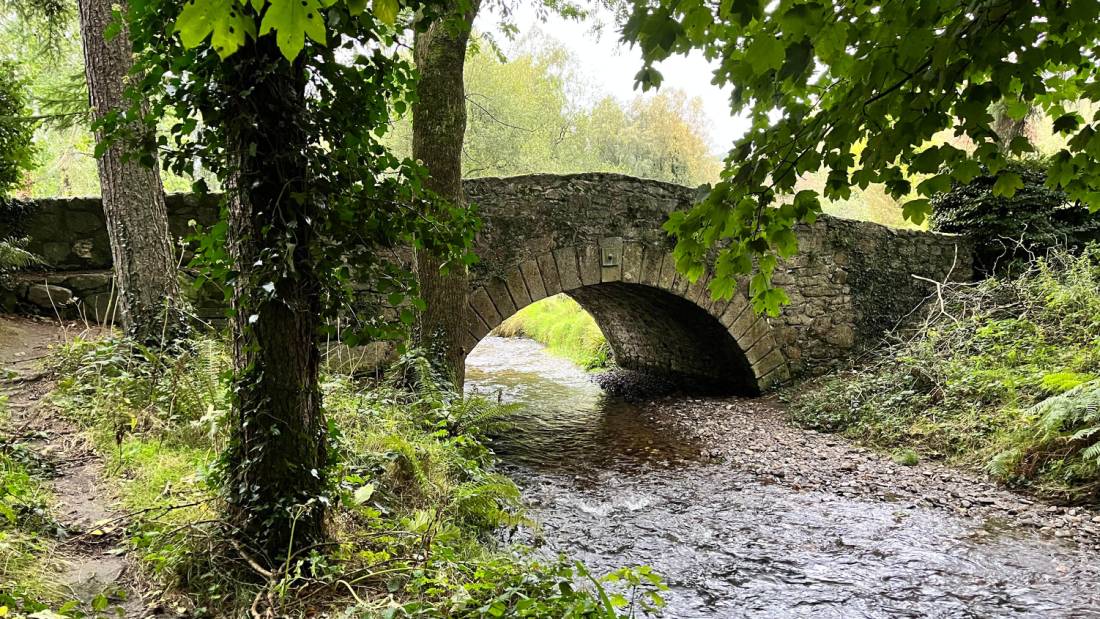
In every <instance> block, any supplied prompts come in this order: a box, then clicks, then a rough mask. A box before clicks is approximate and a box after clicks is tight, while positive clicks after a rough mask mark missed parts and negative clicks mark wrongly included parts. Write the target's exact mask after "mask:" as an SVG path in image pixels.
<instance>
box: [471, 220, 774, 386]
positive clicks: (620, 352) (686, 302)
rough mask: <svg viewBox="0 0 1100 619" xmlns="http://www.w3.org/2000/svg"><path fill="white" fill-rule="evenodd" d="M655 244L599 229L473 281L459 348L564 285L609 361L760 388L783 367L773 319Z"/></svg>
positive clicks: (718, 383)
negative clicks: (589, 239) (716, 289)
mask: <svg viewBox="0 0 1100 619" xmlns="http://www.w3.org/2000/svg"><path fill="white" fill-rule="evenodd" d="M706 285H707V280H706V279H700V280H699V281H697V282H695V283H694V284H693V283H691V282H690V281H689V280H688V279H687V278H685V277H683V276H682V275H680V274H679V273H678V272H677V271H676V268H675V266H674V262H673V258H672V255H671V253H669V252H668V251H667V250H665V249H664V248H663V247H660V246H654V245H650V246H646V245H643V244H642V243H639V242H629V241H627V242H624V241H623V240H622V239H621V238H606V239H603V240H602V242H600V243H594V244H586V245H581V246H570V247H562V248H557V249H554V250H552V251H546V252H543V253H541V254H539V255H537V256H535V257H533V258H529V259H527V260H524V261H523V262H521V263H520V264H518V265H515V266H511V267H510V268H509V269H508V271H507V272H506V273H502V274H499V276H498V277H494V278H492V279H491V280H490V281H488V282H485V283H482V284H475V286H474V287H473V288H472V290H471V293H470V303H469V308H468V313H467V336H468V339H467V340H466V346H465V348H466V352H469V351H471V350H472V349H473V348H474V346H476V345H477V343H478V342H479V341H480V340H481V339H482V338H484V337H485V336H486V335H488V334H489V333H490V332H491V331H492V330H493V329H495V328H496V327H498V326H499V325H500V324H501V323H502V322H503V321H504V320H506V319H507V318H508V317H509V316H511V315H513V314H515V313H516V312H518V311H519V310H521V309H523V308H524V307H526V306H528V305H530V304H531V303H535V302H537V301H540V300H542V299H544V298H547V297H549V296H553V295H555V294H558V293H565V294H567V295H569V296H570V297H572V298H573V299H575V300H576V301H577V302H578V303H580V305H581V306H582V307H584V309H585V310H586V311H588V312H589V313H590V314H592V315H593V317H594V318H595V319H596V322H597V324H599V326H600V329H601V330H602V331H603V332H604V335H605V336H606V337H607V340H608V343H609V345H610V346H611V349H612V351H613V353H614V355H615V360H616V363H617V364H618V365H619V366H621V367H624V368H626V369H631V370H641V371H646V372H651V373H656V374H661V375H665V376H674V377H682V378H686V379H689V380H691V381H693V382H694V383H696V384H703V385H705V386H706V387H708V388H711V389H718V390H723V391H729V392H735V393H741V394H758V393H760V392H762V391H765V390H767V388H768V387H770V386H772V385H773V384H776V383H778V382H781V381H782V380H784V379H786V378H788V377H789V376H790V373H789V370H788V368H787V363H786V358H785V357H784V356H783V352H782V350H781V349H780V348H779V346H778V343H777V340H776V338H775V335H774V334H773V332H772V331H773V330H772V326H771V324H770V323H769V322H768V320H767V319H766V318H765V317H762V316H758V315H757V314H756V313H755V312H754V311H753V310H752V308H751V306H750V304H749V302H748V300H747V299H746V297H745V295H744V294H743V293H742V292H741V291H737V292H735V294H734V296H733V298H732V299H730V300H729V301H724V300H714V299H712V298H711V295H710V293H709V292H708V291H707V289H706Z"/></svg>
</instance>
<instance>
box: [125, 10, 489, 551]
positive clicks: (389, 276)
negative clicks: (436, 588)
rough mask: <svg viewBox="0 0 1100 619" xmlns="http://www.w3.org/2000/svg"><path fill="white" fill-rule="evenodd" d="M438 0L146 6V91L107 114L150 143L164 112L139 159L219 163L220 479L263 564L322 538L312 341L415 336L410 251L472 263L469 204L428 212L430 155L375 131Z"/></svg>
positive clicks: (207, 250) (323, 475)
mask: <svg viewBox="0 0 1100 619" xmlns="http://www.w3.org/2000/svg"><path fill="white" fill-rule="evenodd" d="M435 11H436V5H435V4H433V2H432V1H431V0H429V1H421V0H406V1H402V2H400V3H399V2H398V0H374V2H373V4H372V5H371V6H370V8H369V9H368V8H367V6H366V4H365V3H364V2H359V1H356V0H293V1H291V0H243V1H237V0H189V1H188V2H187V3H184V4H182V5H181V4H179V3H177V2H173V1H171V0H135V1H134V2H133V4H131V6H130V10H129V12H128V14H127V18H128V24H127V25H128V26H129V30H130V36H131V40H132V42H133V45H134V51H135V56H136V60H135V76H136V79H135V81H134V83H133V86H132V89H133V92H134V101H135V102H136V103H135V105H134V106H133V107H132V108H131V109H130V110H128V111H127V112H126V113H125V114H119V115H117V116H115V117H108V118H107V119H105V121H104V125H106V128H107V130H108V131H109V132H110V133H111V134H112V135H115V136H116V137H117V138H130V139H135V138H136V139H137V140H138V141H139V142H141V140H142V139H143V136H153V135H157V133H156V132H155V131H154V128H155V127H156V126H158V125H160V124H162V123H163V122H164V121H166V120H167V121H170V123H171V124H170V129H169V131H168V133H167V135H164V134H161V135H160V136H159V137H157V138H155V140H152V141H150V139H149V138H148V137H144V142H141V146H142V147H143V148H142V150H143V155H142V156H143V157H145V158H146V159H147V161H148V163H150V164H153V163H155V162H157V161H160V162H163V164H164V165H166V166H167V167H168V168H170V169H171V170H172V171H174V172H176V173H178V174H181V175H193V176H194V177H195V178H196V180H195V187H194V189H195V191H196V192H198V193H202V192H205V191H206V190H207V186H206V182H205V179H207V178H209V177H213V178H214V179H216V180H217V181H218V183H219V184H220V185H221V187H222V188H224V190H225V196H226V202H225V206H226V208H225V216H224V217H223V219H222V221H221V222H219V223H218V224H217V225H215V226H214V227H212V228H211V229H210V230H206V231H204V233H203V234H202V235H201V237H200V240H199V263H198V264H199V265H201V266H202V267H204V268H205V269H206V271H207V272H208V273H209V274H210V275H211V276H212V277H214V278H215V279H218V280H220V281H222V282H223V283H225V284H226V290H227V291H228V292H230V293H231V297H232V303H231V307H232V310H231V319H232V325H233V329H234V341H235V347H234V362H235V363H234V365H235V368H234V376H233V389H232V393H233V398H234V403H233V404H234V411H233V418H232V422H231V425H232V433H231V441H230V444H229V445H228V447H227V450H226V452H225V457H224V458H223V466H222V467H221V471H222V476H221V479H222V481H223V484H222V486H223V488H224V491H225V499H226V505H227V510H226V511H227V516H228V520H229V522H230V524H231V525H232V527H231V528H232V530H233V531H234V536H236V537H238V538H239V539H241V541H244V542H246V543H248V544H249V545H250V546H251V547H254V548H256V549H257V551H258V552H259V556H260V557H262V559H261V560H262V561H264V562H265V563H268V564H274V562H275V561H277V560H278V557H280V556H286V555H287V553H289V552H291V551H290V550H289V549H294V548H306V547H311V545H312V544H317V543H320V541H321V540H323V539H324V537H325V512H326V509H327V506H328V505H330V504H331V501H332V496H331V493H332V487H331V483H330V481H329V478H328V468H330V466H331V461H330V458H329V456H328V452H329V445H328V434H327V433H328V427H327V423H326V421H325V415H324V409H323V407H322V406H321V393H320V389H319V386H318V372H319V366H320V354H319V351H318V347H317V342H318V341H319V340H320V339H321V336H322V335H325V334H328V335H336V336H338V337H339V338H340V339H342V340H343V341H344V342H346V343H348V344H358V343H360V342H363V341H366V340H376V339H380V338H395V337H398V336H400V335H401V334H402V333H403V331H404V328H405V326H406V325H408V324H410V323H411V322H412V319H413V312H414V311H415V309H416V308H418V307H422V303H421V302H419V301H418V299H417V298H416V297H415V280H414V278H413V277H412V274H411V273H410V272H409V269H408V265H407V264H406V263H405V262H403V260H402V259H401V248H403V247H408V246H410V245H414V244H415V245H417V246H422V247H426V248H428V249H430V250H432V251H434V252H435V253H437V254H438V255H440V256H442V257H443V258H444V259H446V260H469V259H471V258H470V253H469V250H470V247H471V245H472V235H473V232H474V228H475V223H476V222H475V219H474V217H473V215H472V213H471V212H469V211H468V210H466V209H458V208H448V207H447V206H446V205H445V204H444V205H440V206H439V207H437V208H427V206H428V205H429V204H430V203H433V202H435V200H434V199H433V196H431V195H430V194H429V192H427V191H426V190H425V189H424V185H423V179H424V171H423V170H422V168H421V166H420V165H419V164H417V163H416V162H414V161H410V160H408V159H401V158H399V157H397V156H395V155H394V154H393V153H391V152H390V151H389V150H388V149H387V148H386V147H385V146H384V144H383V143H382V141H381V140H382V138H383V136H384V135H385V134H386V132H387V131H388V129H389V127H390V121H391V113H392V112H398V113H399V112H401V111H403V110H404V108H405V107H407V106H408V104H409V102H410V101H411V100H412V98H413V96H414V87H415V74H414V72H413V69H412V67H411V66H410V65H409V63H408V61H407V60H406V58H405V57H403V56H402V55H401V54H399V53H398V51H397V50H398V49H400V48H401V47H402V46H406V45H407V43H406V42H405V41H404V40H403V39H404V38H405V37H407V36H410V34H411V31H413V30H415V28H417V27H418V26H419V24H420V23H421V21H420V20H422V19H424V18H425V17H430V16H432V15H433V14H435ZM142 96H144V97H145V98H146V99H147V101H148V105H147V106H144V105H142V104H141V103H140V101H141V98H142ZM135 126H138V127H143V130H139V131H132V129H131V128H132V127H135ZM127 131H131V133H135V134H138V135H127V134H126V132H127ZM196 172H200V173H199V174H196ZM387 306H390V307H392V306H400V307H401V308H402V309H401V310H400V311H398V312H392V311H389V310H387V309H386V307H387Z"/></svg>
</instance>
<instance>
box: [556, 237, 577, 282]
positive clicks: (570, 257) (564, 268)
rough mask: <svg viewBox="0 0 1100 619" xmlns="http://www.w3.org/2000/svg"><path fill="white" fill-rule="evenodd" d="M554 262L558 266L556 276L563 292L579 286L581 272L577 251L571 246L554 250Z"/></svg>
mask: <svg viewBox="0 0 1100 619" xmlns="http://www.w3.org/2000/svg"><path fill="white" fill-rule="evenodd" d="M554 263H555V264H556V265H557V267H558V277H559V278H560V281H561V289H562V291H563V292H569V291H570V290H573V289H575V288H580V287H581V272H580V267H579V264H578V262H577V252H576V250H574V249H573V248H572V247H567V248H565V249H558V250H555V251H554Z"/></svg>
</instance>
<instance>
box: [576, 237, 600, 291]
mask: <svg viewBox="0 0 1100 619" xmlns="http://www.w3.org/2000/svg"><path fill="white" fill-rule="evenodd" d="M577 263H578V265H579V266H580V269H581V283H582V284H584V285H585V286H591V285H593V284H598V283H600V281H601V276H602V272H603V270H602V268H601V267H600V247H599V246H598V245H585V246H584V247H580V248H578V249H577Z"/></svg>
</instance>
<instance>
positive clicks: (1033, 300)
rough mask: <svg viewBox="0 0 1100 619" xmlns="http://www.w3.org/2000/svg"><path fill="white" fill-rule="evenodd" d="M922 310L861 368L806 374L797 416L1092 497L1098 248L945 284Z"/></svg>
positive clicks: (1099, 318)
mask: <svg viewBox="0 0 1100 619" xmlns="http://www.w3.org/2000/svg"><path fill="white" fill-rule="evenodd" d="M926 311H927V315H926V317H925V320H924V321H923V323H922V324H920V325H919V326H918V327H917V328H915V329H910V330H907V331H905V332H903V333H899V334H898V335H897V337H896V339H895V341H894V342H893V343H891V344H890V345H888V346H886V347H885V348H884V349H883V350H881V351H879V352H878V353H877V355H876V357H875V359H874V361H873V362H872V363H870V364H869V365H867V366H866V367H864V368H862V369H859V370H855V371H850V372H845V373H841V374H838V375H834V376H831V377H827V378H825V379H822V380H819V381H817V382H816V383H814V384H812V385H810V386H809V388H808V389H807V390H806V391H805V392H804V393H801V394H800V395H799V398H798V400H797V401H796V402H795V404H794V406H793V407H792V416H793V419H794V420H795V421H796V422H798V423H799V424H801V425H804V426H807V427H811V428H815V429H818V430H823V431H830V432H843V433H845V434H847V435H849V436H851V437H854V438H857V439H860V440H863V441H866V442H869V443H872V444H875V445H878V446H880V447H884V448H903V449H908V450H916V452H920V453H921V454H923V455H924V456H927V457H932V458H937V457H939V458H946V459H948V460H950V461H953V462H955V463H958V464H961V465H964V466H970V467H976V468H982V469H984V470H986V471H988V472H989V473H990V474H992V475H993V476H994V477H996V478H998V479H1000V480H1002V481H1005V482H1008V483H1012V484H1016V485H1020V486H1029V487H1032V488H1033V489H1035V490H1037V491H1038V492H1040V493H1042V494H1046V495H1048V496H1051V497H1053V498H1058V499H1064V500H1070V501H1095V500H1097V499H1098V498H1100V406H1098V405H1100V380H1098V378H1097V377H1098V376H1100V248H1098V247H1097V246H1092V247H1090V248H1089V249H1088V250H1086V251H1085V252H1084V253H1081V254H1078V255H1074V254H1070V253H1068V252H1066V251H1064V250H1056V251H1052V252H1051V253H1049V254H1048V255H1047V256H1045V257H1043V258H1039V259H1036V260H1034V261H1033V262H1032V264H1031V266H1030V268H1028V269H1027V270H1026V272H1024V273H1022V274H1020V275H1018V276H1015V277H1012V278H993V279H988V280H985V281H983V282H981V283H978V284H948V285H944V286H943V287H942V288H941V289H940V291H939V294H938V296H936V297H934V298H932V299H931V300H929V302H928V303H927V304H926ZM915 456H916V453H915V452H914V454H913V455H912V456H909V457H908V458H907V459H908V460H910V461H915V459H914V458H915Z"/></svg>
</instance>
